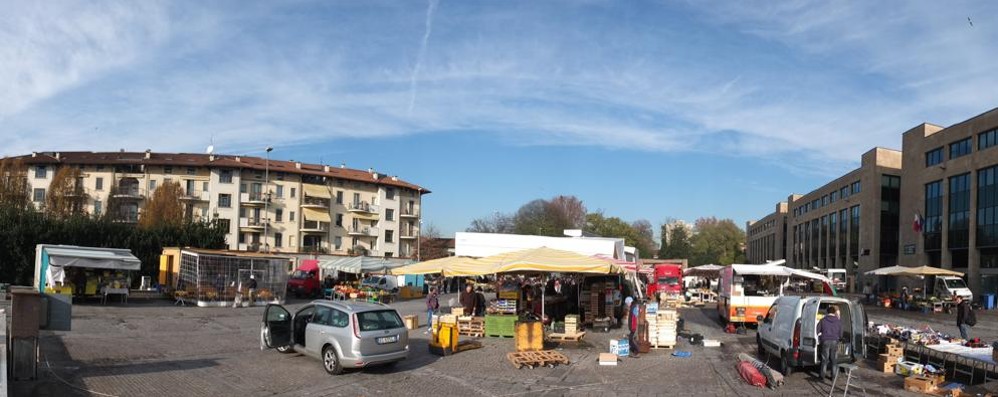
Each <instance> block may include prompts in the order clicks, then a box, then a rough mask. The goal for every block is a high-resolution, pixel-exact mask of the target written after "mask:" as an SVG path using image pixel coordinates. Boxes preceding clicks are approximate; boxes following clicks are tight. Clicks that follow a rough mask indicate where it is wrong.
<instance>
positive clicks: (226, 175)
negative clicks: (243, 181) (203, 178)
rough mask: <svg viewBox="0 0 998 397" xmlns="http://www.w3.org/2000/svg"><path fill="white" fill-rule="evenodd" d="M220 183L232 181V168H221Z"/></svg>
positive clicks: (219, 173)
mask: <svg viewBox="0 0 998 397" xmlns="http://www.w3.org/2000/svg"><path fill="white" fill-rule="evenodd" d="M218 183H232V170H221V171H219V172H218Z"/></svg>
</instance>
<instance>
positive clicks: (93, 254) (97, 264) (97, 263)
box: [35, 244, 142, 291]
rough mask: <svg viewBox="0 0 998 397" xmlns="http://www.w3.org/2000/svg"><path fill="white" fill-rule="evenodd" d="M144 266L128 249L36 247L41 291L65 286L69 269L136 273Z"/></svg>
mask: <svg viewBox="0 0 998 397" xmlns="http://www.w3.org/2000/svg"><path fill="white" fill-rule="evenodd" d="M141 266H142V261H140V260H139V258H136V257H135V255H132V252H131V251H129V250H127V249H119V248H98V247H80V246H75V245H50V244H38V245H37V246H36V247H35V282H36V283H37V284H38V288H39V290H40V291H44V288H45V285H46V284H47V285H55V284H56V283H62V282H65V280H66V271H65V269H66V268H67V267H82V268H89V269H105V270H128V271H134V270H139V268H140V267H141ZM43 276H44V280H43V279H42V277H43Z"/></svg>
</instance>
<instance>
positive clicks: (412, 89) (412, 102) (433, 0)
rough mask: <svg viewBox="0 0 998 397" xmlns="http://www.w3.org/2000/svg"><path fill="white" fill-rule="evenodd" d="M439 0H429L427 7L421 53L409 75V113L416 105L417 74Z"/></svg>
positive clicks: (428, 40)
mask: <svg viewBox="0 0 998 397" xmlns="http://www.w3.org/2000/svg"><path fill="white" fill-rule="evenodd" d="M437 1H438V0H429V5H428V6H427V7H426V32H425V33H423V43H422V45H420V46H419V54H417V55H416V65H414V66H413V67H412V75H410V76H409V114H412V109H413V108H414V107H416V76H418V75H419V68H420V66H422V65H423V57H424V56H426V46H427V44H429V43H430V32H432V31H433V12H434V11H436V10H437Z"/></svg>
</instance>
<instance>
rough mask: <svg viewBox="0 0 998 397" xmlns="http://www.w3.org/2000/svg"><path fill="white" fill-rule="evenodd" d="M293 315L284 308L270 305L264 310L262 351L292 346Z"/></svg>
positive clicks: (261, 331) (261, 333) (261, 329)
mask: <svg viewBox="0 0 998 397" xmlns="http://www.w3.org/2000/svg"><path fill="white" fill-rule="evenodd" d="M291 320H292V317H291V313H290V312H288V310H287V309H285V308H284V306H281V305H275V304H268V305H267V308H266V309H264V310H263V325H262V326H261V327H260V349H261V350H263V349H264V348H268V349H273V348H275V347H284V346H291V324H292V321H291Z"/></svg>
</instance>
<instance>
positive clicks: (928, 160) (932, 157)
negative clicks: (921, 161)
mask: <svg viewBox="0 0 998 397" xmlns="http://www.w3.org/2000/svg"><path fill="white" fill-rule="evenodd" d="M941 162H943V148H942V147H937V148H935V149H932V150H930V151H928V152H925V166H926V167H931V166H934V165H936V164H939V163H941Z"/></svg>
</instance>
